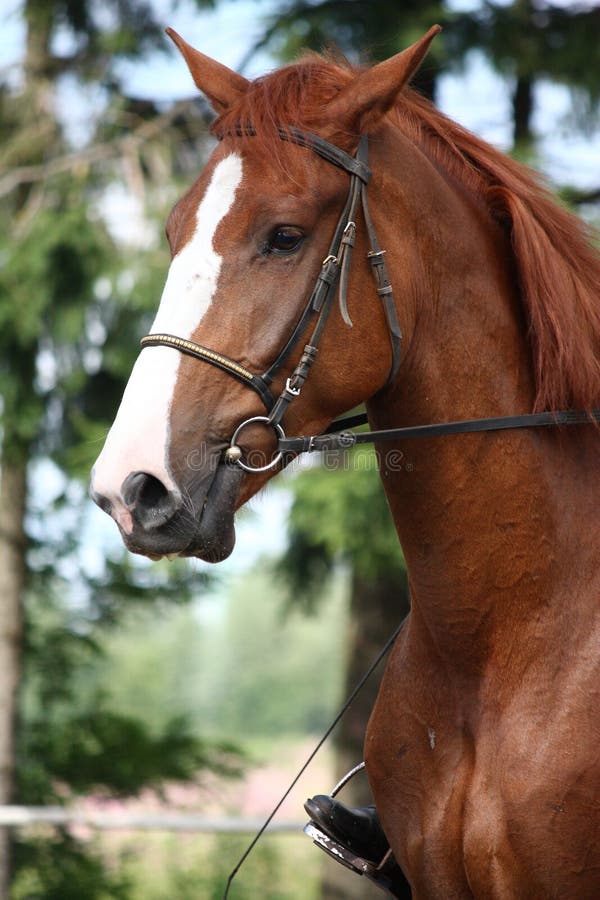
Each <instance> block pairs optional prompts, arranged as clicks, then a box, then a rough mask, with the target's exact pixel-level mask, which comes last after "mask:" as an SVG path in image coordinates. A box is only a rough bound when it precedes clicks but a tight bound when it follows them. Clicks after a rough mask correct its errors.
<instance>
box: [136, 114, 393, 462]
mask: <svg viewBox="0 0 600 900" xmlns="http://www.w3.org/2000/svg"><path fill="white" fill-rule="evenodd" d="M246 133H249V134H251V133H252V132H251V131H249V132H246ZM279 137H280V138H281V140H283V141H290V142H291V143H293V144H297V145H298V146H299V147H307V148H309V149H311V150H313V151H314V152H315V153H316V154H318V156H320V157H322V158H323V159H325V160H327V162H330V163H332V164H333V165H335V166H337V167H338V168H340V169H343V170H344V171H346V172H348V174H349V175H350V189H349V191H348V197H347V199H346V203H345V206H344V209H343V210H342V214H341V216H340V218H339V220H338V223H337V225H336V228H335V231H334V233H333V238H332V240H331V243H330V245H329V250H328V253H327V255H326V257H325V259H324V260H323V262H322V264H321V270H320V272H319V275H318V277H317V280H316V283H315V286H314V288H313V290H312V292H311V294H310V296H309V298H308V301H307V303H306V306H305V307H304V311H303V312H302V315H301V316H300V318H299V319H298V322H297V323H296V325H295V327H294V329H293V331H292V333H291V335H290V337H289V339H288V341H287V343H286V344H285V346H284V347H283V349H282V350H281V352H280V353H279V355H278V356H277V358H276V359H275V361H274V362H273V363H272V364H271V365H270V366H269V368H268V369H267V370H266V372H263V374H262V375H257V374H255V373H254V372H251V371H250V369H247V368H246V367H245V366H242V365H240V364H239V363H237V362H235V361H234V360H232V359H230V358H229V357H228V356H224V355H223V354H222V353H218V352H217V351H215V350H211V349H209V348H208V347H204V346H202V344H197V343H196V342H195V341H189V340H187V339H185V338H180V337H176V336H174V335H172V334H147V335H146V336H145V337H143V338H142V340H141V341H140V343H141V345H142V348H144V347H154V346H157V345H161V346H166V347H173V348H174V349H175V350H179V351H180V352H181V353H185V354H186V355H187V356H193V357H195V358H196V359H200V360H202V361H203V362H206V363H210V364H211V365H213V366H216V367H217V368H219V369H221V370H222V371H224V372H227V373H228V374H229V375H232V376H233V377H234V378H237V379H238V380H239V381H241V382H242V383H243V384H245V385H247V386H248V387H250V388H252V389H253V390H254V391H256V393H257V394H258V395H259V397H260V399H261V400H262V402H263V404H264V405H265V407H266V409H267V412H268V415H267V416H254V417H253V418H252V419H248V420H247V421H245V422H242V424H241V425H239V426H238V428H237V429H236V431H235V434H234V436H233V438H232V442H231V447H230V448H229V450H228V451H227V454H226V455H227V459H228V460H229V461H230V462H236V463H237V464H238V465H240V466H241V467H242V468H243V469H245V470H246V471H248V472H266V471H267V470H269V469H272V468H275V466H277V465H278V463H279V462H280V460H281V458H282V452H281V451H280V452H278V453H277V454H276V455H275V456H274V457H273V459H272V460H271V461H270V462H269V463H268V464H267V465H265V466H258V467H255V466H250V465H248V464H247V463H245V462H244V461H243V460H242V459H241V451H240V450H239V448H238V447H237V444H236V441H237V438H238V436H239V434H240V432H241V431H242V429H244V428H245V427H246V426H247V425H249V424H250V423H262V424H264V425H267V426H271V427H272V428H274V429H275V431H276V433H277V435H278V437H279V439H280V440H283V439H284V438H285V434H284V431H283V428H282V427H281V420H282V419H283V416H284V413H285V411H286V409H287V407H288V406H289V404H290V403H291V402H292V400H293V399H294V398H295V397H298V396H299V395H300V392H301V391H302V387H303V385H304V382H305V381H306V378H307V376H308V373H309V371H310V369H311V367H312V365H313V363H314V361H315V359H316V357H317V352H318V347H319V342H320V340H321V337H322V334H323V331H324V328H325V323H326V322H327V318H328V316H329V312H330V310H331V307H332V305H333V298H334V295H335V289H336V287H339V290H338V296H339V305H340V312H341V315H342V318H343V320H344V322H345V323H346V324H347V325H348V326H349V327H352V320H351V319H350V316H349V314H348V306H347V293H348V273H349V270H350V262H351V259H352V250H353V248H354V242H355V237H356V213H357V210H358V204H359V201H360V202H361V205H362V211H363V217H364V220H365V225H366V229H367V234H368V237H369V244H370V248H369V252H368V254H367V256H368V259H369V262H370V263H371V270H372V272H373V277H374V279H375V284H376V288H377V293H378V295H379V297H380V298H381V302H382V305H383V311H384V314H385V319H386V322H387V327H388V332H389V337H390V345H391V351H392V361H391V366H390V372H389V375H388V380H387V382H386V384H389V383H390V381H392V379H393V378H394V376H395V375H396V372H397V371H398V366H399V365H400V345H401V341H402V332H401V330H400V324H399V322H398V317H397V315H396V307H395V305H394V296H393V292H392V286H391V284H390V281H389V278H388V273H387V267H386V265H385V258H384V254H385V250H382V249H381V248H380V246H379V243H378V241H377V235H376V234H375V229H374V227H373V222H372V219H371V215H370V212H369V206H368V203H367V185H368V183H369V179H370V177H371V171H370V169H369V167H368V166H367V156H368V139H367V137H366V135H365V136H363V137H361V139H360V142H359V145H358V149H357V151H356V155H355V156H350V154H348V153H346V152H345V151H344V150H340V148H339V147H336V146H335V145H334V144H331V143H329V141H326V140H324V139H323V138H321V137H318V135H316V134H310V133H309V132H305V131H301V130H300V129H298V128H293V127H292V128H288V129H284V128H280V129H279ZM315 316H316V322H315V325H314V328H313V331H312V333H311V335H310V338H309V340H308V343H307V344H306V345H305V347H304V350H303V351H302V355H301V357H300V361H299V363H298V365H297V366H296V368H295V369H294V372H293V373H292V375H290V377H289V378H287V380H286V383H285V387H284V388H283V390H282V391H281V393H280V394H279V396H278V397H277V399H275V397H274V396H273V394H272V391H271V385H272V383H273V379H274V378H275V376H276V375H277V373H278V372H279V370H280V369H281V368H282V367H283V366H284V364H285V363H286V361H287V360H288V358H289V356H290V355H291V353H292V351H293V350H294V348H295V347H296V345H297V344H298V342H299V341H300V338H301V337H302V334H303V333H304V331H305V330H306V328H307V326H308V324H309V322H310V321H311V320H312V319H313V317H315Z"/></svg>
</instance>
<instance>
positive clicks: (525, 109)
mask: <svg viewBox="0 0 600 900" xmlns="http://www.w3.org/2000/svg"><path fill="white" fill-rule="evenodd" d="M512 108H513V146H515V147H518V146H519V145H527V144H531V143H533V131H532V128H531V118H532V115H533V81H532V80H531V78H530V77H529V76H525V75H519V76H518V78H517V83H516V85H515V90H514V93H513V96H512Z"/></svg>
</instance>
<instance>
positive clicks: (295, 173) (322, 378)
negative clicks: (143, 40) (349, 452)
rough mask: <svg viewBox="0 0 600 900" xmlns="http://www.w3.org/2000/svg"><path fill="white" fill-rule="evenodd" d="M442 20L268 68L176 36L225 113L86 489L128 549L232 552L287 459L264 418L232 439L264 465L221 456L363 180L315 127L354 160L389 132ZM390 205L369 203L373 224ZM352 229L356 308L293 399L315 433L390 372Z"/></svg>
mask: <svg viewBox="0 0 600 900" xmlns="http://www.w3.org/2000/svg"><path fill="white" fill-rule="evenodd" d="M437 30H438V29H437V28H433V29H431V30H430V32H428V34H427V35H425V37H424V38H422V39H421V40H420V41H419V42H417V43H416V44H415V45H413V46H412V47H410V48H409V49H408V50H405V51H404V52H402V53H400V54H398V55H397V56H395V57H393V58H392V59H390V60H388V61H386V62H384V63H381V64H379V65H377V66H375V67H374V68H372V69H366V70H353V69H350V68H349V67H347V66H343V65H341V64H337V65H334V64H332V63H331V62H328V63H327V65H324V64H323V61H322V59H321V58H320V57H316V56H315V57H310V58H308V60H307V61H306V62H304V63H301V64H299V65H296V66H289V67H288V68H287V69H283V70H280V71H279V72H275V73H273V74H271V75H268V76H266V77H265V78H262V79H258V80H257V81H256V82H248V81H247V80H246V79H245V78H243V77H242V76H240V75H238V74H236V73H234V72H232V71H231V70H229V69H228V68H226V67H225V66H223V65H221V64H219V63H217V62H215V61H214V60H211V59H209V58H208V57H206V56H204V55H203V54H201V53H199V52H198V51H197V50H195V49H193V48H192V47H191V46H189V45H188V44H187V43H186V42H185V41H183V40H182V39H181V38H180V37H179V35H177V34H176V33H175V32H173V31H170V32H169V33H170V36H171V37H172V38H173V40H174V42H175V43H176V45H177V46H178V48H179V49H180V51H181V52H182V54H183V56H184V58H185V60H186V62H187V65H188V67H189V69H190V72H191V74H192V77H193V79H194V82H195V83H196V85H197V86H198V88H200V90H202V91H203V92H204V93H205V95H206V96H207V97H208V99H209V101H210V103H211V104H212V106H213V108H214V111H215V112H216V113H217V116H218V118H217V119H216V122H215V124H214V125H213V131H214V133H215V134H216V135H217V137H218V138H219V142H218V144H217V146H216V148H215V149H214V151H213V153H212V155H211V156H210V158H209V160H208V162H207V164H206V166H205V167H204V169H203V171H202V173H201V175H200V177H199V178H198V180H197V181H196V182H195V183H194V184H193V185H192V187H191V188H190V189H189V191H188V192H187V193H186V194H185V195H184V196H183V197H182V198H181V199H180V200H179V202H178V203H177V204H176V205H175V207H174V208H173V210H172V212H171V214H170V216H169V219H168V223H167V237H168V241H169V246H170V250H171V257H172V260H171V265H170V269H169V272H168V277H167V280H166V284H165V287H164V291H163V294H162V298H161V301H160V305H159V309H158V313H157V315H156V318H155V320H154V323H153V325H152V328H151V331H150V335H148V336H147V337H146V338H145V339H144V342H143V349H142V351H141V353H140V356H139V357H138V359H137V361H136V363H135V366H134V368H133V371H132V373H131V376H130V379H129V382H128V384H127V387H126V390H125V393H124V396H123V400H122V403H121V406H120V408H119V411H118V413H117V416H116V419H115V421H114V424H113V426H112V428H111V430H110V432H109V435H108V437H107V440H106V443H105V445H104V448H103V450H102V452H101V454H100V456H99V458H98V460H97V462H96V465H95V467H94V471H93V474H92V496H93V497H94V499H95V500H96V502H97V503H98V504H99V505H100V506H101V507H102V508H103V509H105V510H106V511H107V512H108V513H110V515H111V516H112V517H113V518H114V520H115V521H116V522H117V524H118V526H119V529H120V531H121V534H122V536H123V539H124V541H125V543H126V545H127V547H128V548H129V549H130V550H132V551H134V552H138V553H142V554H145V555H148V556H151V557H153V558H157V557H160V556H162V555H164V554H181V555H187V556H198V557H201V558H203V559H206V560H210V561H218V560H220V559H223V558H225V557H226V556H227V555H228V554H229V553H230V552H231V550H232V548H233V544H234V525H233V518H234V512H235V510H236V509H237V508H238V507H239V506H240V505H242V504H243V503H244V502H245V501H246V500H247V499H248V498H249V497H250V496H252V495H253V494H254V493H255V492H256V491H257V490H258V489H259V488H260V487H261V486H262V485H263V484H264V483H265V482H266V480H268V478H270V477H271V476H272V475H273V473H274V471H275V470H276V468H277V467H275V466H271V465H270V460H271V459H272V454H273V451H274V446H275V445H274V441H275V438H276V433H275V431H274V429H273V428H271V427H270V425H269V423H268V422H264V421H262V420H259V421H258V422H253V423H251V424H249V425H247V426H246V427H244V429H243V431H242V432H241V433H240V435H239V440H238V441H237V443H238V444H239V447H240V451H241V453H242V454H243V455H244V458H247V459H250V458H252V459H253V460H254V463H253V464H252V465H251V466H250V467H249V468H252V469H254V470H255V469H257V468H262V467H261V466H260V465H257V464H256V461H257V460H263V461H265V466H269V468H268V470H267V471H261V472H256V471H253V472H245V471H244V469H242V468H241V467H240V466H239V465H235V464H232V462H231V457H232V454H230V461H229V462H228V461H227V460H226V458H225V452H226V450H227V448H228V447H229V445H230V442H231V438H232V435H233V434H234V433H235V432H236V429H237V428H238V426H239V425H240V424H241V423H244V422H246V421H247V420H248V419H254V418H255V417H261V416H262V417H264V415H265V411H266V410H265V407H267V410H268V409H269V407H271V406H272V400H271V398H272V397H277V396H278V395H280V393H281V391H283V390H284V387H285V385H286V382H287V381H288V379H289V378H290V375H291V374H292V373H293V372H294V371H295V368H296V367H297V365H298V361H299V359H300V358H301V356H302V352H303V349H302V348H303V347H304V345H305V343H306V339H307V336H308V335H310V333H311V329H312V328H313V327H314V321H315V319H317V320H318V312H319V311H318V309H317V308H315V309H308V308H307V302H308V301H309V300H310V298H311V296H312V295H311V291H313V285H314V284H315V280H316V279H317V278H318V276H319V274H320V273H321V274H322V273H323V266H324V265H326V262H327V257H328V253H329V250H330V245H331V239H332V234H335V233H336V230H337V229H339V224H338V226H337V228H336V223H339V221H340V212H341V211H342V210H343V209H344V208H345V207H344V204H345V203H346V201H347V198H348V191H349V181H352V180H353V179H354V180H356V177H357V176H355V175H352V173H350V174H349V172H350V169H349V168H348V167H351V166H352V163H351V162H350V163H347V162H346V163H345V164H340V162H339V159H337V160H336V159H335V158H334V159H330V158H327V154H325V156H326V158H323V153H319V152H318V148H317V152H313V150H314V149H315V148H314V147H312V146H311V141H313V142H314V141H322V143H323V146H325V147H328V146H330V147H331V146H332V147H333V150H334V151H335V149H336V148H337V149H338V150H339V151H340V153H339V156H340V158H343V160H351V159H352V154H354V153H355V151H356V149H357V146H358V144H359V141H360V137H361V135H365V134H373V135H376V134H377V133H378V129H379V128H380V126H381V124H382V123H383V121H384V119H385V116H386V113H387V112H388V110H389V109H390V108H391V107H392V105H393V104H394V102H395V101H396V99H397V96H398V94H399V92H400V91H401V90H402V88H403V86H404V85H405V84H406V83H407V81H408V80H409V79H410V77H411V76H412V75H413V73H414V72H415V70H416V68H417V67H418V65H419V64H420V62H421V60H422V59H423V57H424V55H425V53H426V51H427V48H428V46H429V43H430V42H431V40H432V38H433V37H434V35H435V34H436V33H437ZM315 136H316V137H315ZM363 168H364V170H365V171H366V167H363ZM359 174H360V173H359ZM361 177H362V178H363V181H365V180H366V176H364V175H361ZM360 187H361V189H362V185H360ZM379 190H381V186H380V187H379ZM384 215H385V210H384V209H382V210H380V209H375V210H374V220H375V222H376V224H377V221H378V220H380V218H381V216H384ZM359 216H360V211H359ZM388 227H389V225H388ZM356 230H357V234H356V253H355V262H354V263H353V266H352V270H351V272H350V273H349V281H350V284H349V293H348V295H349V298H350V300H349V303H350V313H348V311H347V310H346V309H345V308H344V304H345V300H344V304H340V306H339V307H338V306H337V305H336V304H333V305H332V308H331V315H329V316H328V322H327V327H326V328H325V327H323V334H322V340H321V342H320V345H319V348H318V358H317V359H316V361H314V368H313V371H312V373H311V377H310V378H309V379H308V380H307V383H306V386H305V387H303V390H302V396H301V397H299V398H297V402H294V403H293V404H292V405H291V406H290V408H289V410H286V413H285V417H284V424H285V427H286V429H288V430H291V431H295V432H297V433H302V432H305V431H306V430H309V431H313V432H315V431H316V432H319V431H321V430H322V429H324V428H325V427H326V426H327V425H328V424H329V423H330V422H331V421H332V420H333V419H334V418H335V417H336V416H337V415H338V414H340V413H342V412H344V411H346V410H348V409H350V408H352V407H353V406H355V405H356V404H358V403H360V402H361V401H364V400H366V399H368V398H369V397H371V396H372V395H374V394H375V393H376V392H377V391H379V390H380V389H381V388H382V386H384V385H385V384H386V383H387V380H388V377H389V374H390V367H391V364H392V351H391V349H390V339H389V333H388V327H389V313H390V310H389V309H388V321H386V311H385V308H384V306H383V305H382V304H381V303H379V302H378V298H377V293H376V291H375V288H374V285H373V282H372V280H371V274H370V269H371V266H370V265H369V262H368V260H367V252H368V250H369V246H368V243H367V235H366V233H365V231H366V229H365V227H364V222H362V221H361V220H360V219H359V220H358V224H357V229H356ZM352 239H353V240H354V234H353V235H352ZM329 255H331V254H329ZM324 260H325V263H324ZM336 262H337V260H336ZM338 275H339V273H337V272H334V273H333V275H332V276H331V278H337V277H338ZM347 276H348V273H346V277H347ZM344 291H345V288H344ZM316 306H317V304H316V303H315V307H316ZM313 313H314V315H313ZM394 315H395V313H394ZM401 324H402V327H403V328H404V329H405V330H408V331H410V327H411V323H410V322H408V321H402V323H401ZM323 325H324V320H323ZM350 325H351V326H352V327H349V326H350ZM291 336H293V340H290V338H291ZM286 347H287V350H286V351H285V352H284V353H283V355H282V349H284V348H286ZM312 362H313V360H311V363H312ZM274 363H277V365H274ZM261 373H267V377H266V378H265V377H258V376H261ZM232 376H234V377H232ZM253 379H254V382H253ZM252 387H254V388H255V390H252V389H249V388H252ZM240 451H238V455H239V452H240Z"/></svg>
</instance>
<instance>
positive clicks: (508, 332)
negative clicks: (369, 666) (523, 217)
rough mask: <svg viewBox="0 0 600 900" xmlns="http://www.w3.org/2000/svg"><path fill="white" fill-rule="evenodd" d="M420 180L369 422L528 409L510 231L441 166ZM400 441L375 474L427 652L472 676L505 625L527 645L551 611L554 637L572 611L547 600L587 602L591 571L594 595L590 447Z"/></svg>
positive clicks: (505, 439)
mask: <svg viewBox="0 0 600 900" xmlns="http://www.w3.org/2000/svg"><path fill="white" fill-rule="evenodd" d="M426 183H428V184H429V189H428V190H426V191H425V192H424V193H422V194H420V195H419V194H415V196H414V198H413V202H412V209H413V210H414V216H415V218H414V222H413V226H412V228H411V229H408V231H409V232H411V233H412V239H413V241H414V252H415V265H417V264H419V265H420V266H421V268H422V269H423V271H424V272H425V273H426V276H427V277H426V279H425V288H424V289H423V291H422V292H421V294H420V296H418V297H417V298H416V300H415V303H416V316H415V320H414V323H413V326H412V327H409V346H408V348H407V350H406V356H405V358H404V362H403V365H402V367H401V369H400V373H399V375H398V377H397V379H396V381H395V384H394V385H393V386H392V387H391V388H389V389H388V390H387V391H385V392H382V393H381V394H380V395H378V396H377V397H376V398H375V399H373V400H372V401H371V402H370V403H369V404H368V409H369V416H370V419H371V424H372V426H373V427H390V426H391V425H401V424H402V425H404V424H406V425H408V424H416V423H427V422H441V421H449V420H453V419H468V418H478V417H485V416H501V415H510V414H515V413H524V412H530V411H531V409H532V406H533V399H534V385H533V381H532V376H531V363H530V356H529V350H528V347H527V345H526V340H525V336H524V334H525V328H524V326H523V322H522V315H521V310H520V305H519V301H518V297H517V293H516V288H515V279H514V275H513V264H512V260H511V254H510V248H509V242H508V239H507V237H506V236H505V235H504V234H503V232H502V231H501V229H500V228H499V226H498V225H496V224H495V223H494V222H493V221H492V220H491V218H490V217H489V216H488V214H487V212H486V211H484V210H483V209H482V208H481V207H480V206H479V205H478V203H477V201H475V200H474V199H472V198H470V197H468V196H467V195H466V194H464V193H463V192H462V191H461V190H460V189H459V188H457V187H455V186H452V185H450V184H448V183H447V182H445V181H444V179H443V178H442V177H441V176H440V175H439V174H435V173H434V174H432V173H431V172H429V181H428V182H426ZM436 192H437V193H436ZM403 203H404V205H405V208H406V206H407V204H406V199H404V201H403ZM410 207H411V203H410V201H409V203H408V208H409V209H410ZM427 217H431V221H433V222H434V226H433V228H432V230H431V231H428V230H427V229H424V228H423V223H424V222H425V221H427ZM389 239H390V242H391V241H392V240H393V238H392V234H391V233H390V238H389ZM388 257H389V258H390V263H391V264H392V265H393V254H392V253H389V254H388ZM417 260H418V261H419V262H418V263H417ZM423 260H429V262H427V263H425V265H424V266H423V263H422V261H423ZM403 262H404V267H403V268H404V271H405V269H406V260H405V259H404V260H403ZM402 273H403V269H401V268H400V266H398V268H397V270H396V272H393V271H392V277H393V279H394V284H400V285H402V282H403V274H402ZM576 446H577V447H579V449H578V450H576V449H575V447H576ZM401 449H402V453H403V455H402V457H401V459H400V462H399V461H398V455H397V454H396V456H395V457H394V458H393V459H392V457H387V456H386V453H388V452H389V448H386V447H385V446H383V447H380V448H379V450H380V462H381V477H382V481H383V484H384V488H385V491H386V494H387V497H388V502H389V505H390V508H391V511H392V515H393V518H394V522H395V525H396V529H397V531H398V534H399V537H400V540H401V543H402V547H403V550H404V554H405V557H406V561H407V566H408V572H409V579H410V584H411V595H412V608H413V614H412V620H413V627H416V624H415V623H419V622H420V623H421V628H422V630H424V631H425V632H427V634H428V635H429V639H430V640H431V641H433V644H434V645H435V647H436V652H439V653H442V654H444V655H446V656H447V658H448V659H450V660H452V661H453V663H454V662H455V661H456V660H457V659H458V658H460V659H461V665H463V666H464V667H465V668H466V669H469V667H471V668H472V670H473V671H478V672H479V671H481V667H482V664H483V661H484V660H485V658H486V657H489V656H490V655H493V654H494V653H496V652H497V648H498V646H501V645H502V643H503V642H506V637H507V636H508V635H509V634H510V635H511V641H512V644H513V645H514V640H515V638H514V636H515V634H519V635H521V636H522V638H523V641H524V642H525V641H527V640H528V639H529V636H530V634H531V627H530V623H531V622H532V621H537V622H539V621H540V619H541V618H542V619H543V618H545V617H546V616H547V613H548V610H549V609H551V610H552V617H553V618H552V621H553V623H554V625H553V628H556V629H558V630H557V631H556V635H555V636H556V637H557V638H558V636H559V635H560V629H561V628H564V627H565V626H566V623H565V617H566V616H569V615H571V607H570V605H569V604H564V602H563V604H562V606H560V604H558V611H557V605H554V604H553V600H555V599H557V595H558V599H559V600H562V601H564V596H565V595H566V596H570V595H572V594H573V592H576V593H577V592H579V593H581V592H582V590H583V588H586V587H587V589H588V591H587V592H588V594H589V595H590V596H591V593H593V594H594V596H595V598H596V599H597V592H598V582H597V580H596V590H595V591H592V592H591V593H590V591H589V583H588V582H589V581H590V579H593V578H594V577H595V578H596V579H597V576H595V575H594V574H593V573H594V572H595V571H596V569H597V566H596V564H595V558H596V555H597V542H598V538H599V537H600V524H599V520H598V511H597V504H594V503H593V496H594V488H593V484H594V482H596V483H597V478H598V474H599V461H598V455H597V454H596V455H593V454H594V451H593V450H592V451H590V452H589V453H587V452H586V451H584V450H583V449H582V446H581V445H575V444H574V442H573V440H572V438H571V436H570V435H568V436H566V437H562V438H560V437H558V438H557V435H556V433H555V432H554V433H553V430H548V431H544V430H538V431H532V430H524V431H519V432H504V433H502V432H500V433H497V434H487V435H485V434H484V435H475V434H473V435H464V436H454V437H444V438H432V439H428V440H421V441H418V442H406V443H405V444H403V445H402V447H401ZM573 465H576V466H577V467H578V470H577V479H575V478H574V477H573V468H572V467H573ZM582 521H585V522H586V531H585V532H584V533H582V528H581V522H582ZM565 558H568V559H569V560H570V563H569V566H568V567H566V569H567V570H568V571H566V570H565V567H564V560H565ZM586 579H587V580H586ZM596 605H597V603H594V609H595V606H596ZM580 608H581V607H580ZM590 612H591V607H590ZM568 625H569V627H572V623H568ZM515 629H517V631H515ZM572 630H573V629H572ZM553 634H554V632H552V630H551V631H550V632H549V633H548V634H547V637H548V639H551V638H552V636H553ZM557 643H560V642H558V641H557ZM526 657H527V654H526V653H524V660H525V659H526ZM525 664H526V663H525V662H524V665H525Z"/></svg>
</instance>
